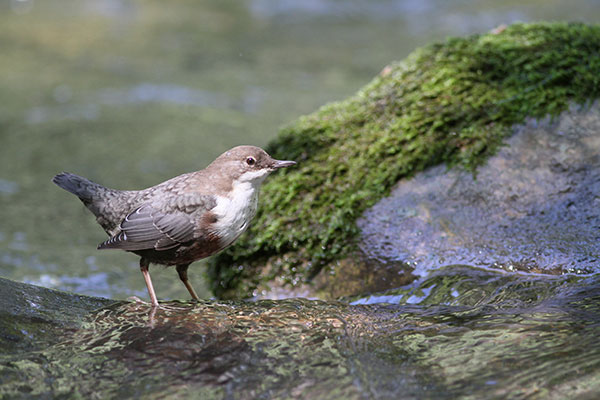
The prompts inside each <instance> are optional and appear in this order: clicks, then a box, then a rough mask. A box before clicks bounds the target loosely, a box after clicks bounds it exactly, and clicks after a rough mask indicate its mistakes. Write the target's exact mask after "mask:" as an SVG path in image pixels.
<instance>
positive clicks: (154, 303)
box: [140, 257, 158, 307]
mask: <svg viewBox="0 0 600 400" xmlns="http://www.w3.org/2000/svg"><path fill="white" fill-rule="evenodd" d="M149 266H150V263H149V262H148V260H146V259H145V258H143V257H142V259H141V260H140V270H142V274H143V275H144V280H145V281H146V287H147V288H148V294H149V295H150V301H151V302H152V307H158V300H157V299H156V293H154V287H153V286H152V279H150V272H148V267H149Z"/></svg>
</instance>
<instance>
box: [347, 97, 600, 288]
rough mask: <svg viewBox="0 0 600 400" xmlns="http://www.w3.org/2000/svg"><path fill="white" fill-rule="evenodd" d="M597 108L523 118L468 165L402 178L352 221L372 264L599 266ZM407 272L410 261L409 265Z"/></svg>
mask: <svg viewBox="0 0 600 400" xmlns="http://www.w3.org/2000/svg"><path fill="white" fill-rule="evenodd" d="M599 209H600V106H599V105H598V104H597V103H596V104H595V105H593V106H592V107H589V108H584V109H582V108H580V107H573V108H572V109H571V110H570V111H568V112H565V113H563V114H561V115H560V116H559V117H557V118H554V119H551V120H550V119H548V118H547V119H544V120H542V121H536V120H533V119H532V120H529V121H528V123H527V124H525V125H523V126H520V127H518V128H516V129H515V134H514V135H513V136H512V137H510V138H509V139H508V140H507V141H506V142H505V145H504V146H503V147H502V148H501V150H500V151H499V152H498V154H496V155H495V156H493V157H491V158H490V159H489V160H488V162H487V163H486V164H485V165H483V166H482V167H480V168H479V169H478V170H477V174H476V176H473V174H472V173H470V172H468V171H465V170H463V169H458V168H453V169H448V168H446V167H445V166H443V165H442V166H437V167H434V168H431V169H428V170H427V171H424V172H422V173H419V174H417V175H416V176H415V177H414V178H412V179H402V180H401V181H400V182H399V183H398V184H397V185H396V186H395V187H394V189H393V190H392V193H391V194H390V196H389V197H386V198H384V199H382V200H381V201H379V203H377V204H376V205H375V206H373V207H372V208H370V209H369V210H367V211H366V212H365V213H364V215H363V216H362V217H361V218H360V219H359V220H358V222H357V224H358V226H359V227H360V229H361V239H360V248H361V249H362V251H363V252H364V253H365V254H366V255H367V258H368V259H371V260H372V261H376V260H379V261H383V262H384V263H388V264H389V263H390V262H391V263H396V265H401V264H398V262H400V263H405V264H408V265H409V266H410V267H412V268H414V271H412V272H413V273H414V274H415V275H421V276H423V275H425V274H426V273H427V272H428V271H430V270H433V269H436V268H439V267H442V266H445V265H451V264H466V265H471V266H480V267H494V268H503V269H506V270H509V271H514V270H519V271H525V272H536V273H550V274H561V273H593V272H596V273H597V272H600V240H599V239H600V213H599V212H598V210H599ZM409 270H410V268H409Z"/></svg>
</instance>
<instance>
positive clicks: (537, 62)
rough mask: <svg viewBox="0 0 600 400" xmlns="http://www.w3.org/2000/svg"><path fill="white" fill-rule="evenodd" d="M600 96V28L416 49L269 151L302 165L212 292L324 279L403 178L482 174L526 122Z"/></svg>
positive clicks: (276, 187) (264, 208)
mask: <svg viewBox="0 0 600 400" xmlns="http://www.w3.org/2000/svg"><path fill="white" fill-rule="evenodd" d="M599 95H600V26H597V25H594V26H589V25H584V24H567V23H538V24H518V25H513V26H510V27H508V28H507V29H505V30H504V31H501V32H499V33H489V34H485V35H475V36H470V37H467V38H452V39H449V40H447V41H446V42H445V43H440V44H434V45H430V46H427V47H425V48H421V49H419V50H417V51H415V52H414V53H413V54H411V55H410V56H409V57H408V58H407V59H406V60H404V61H402V62H399V63H395V64H392V65H391V66H390V67H388V68H386V69H385V70H384V71H383V72H382V73H381V74H380V76H378V77H376V78H375V79H374V80H373V81H372V82H371V83H369V84H368V85H367V86H366V87H364V88H363V89H362V90H360V91H359V92H358V93H357V94H356V95H355V96H353V97H352V98H350V99H348V100H346V101H343V102H339V103H335V104H330V105H327V106H325V107H323V108H321V109H320V110H318V111H317V112H315V113H314V114H312V115H309V116H306V117H302V118H300V119H299V120H298V121H296V122H294V123H293V124H291V125H290V126H288V127H286V128H284V129H283V131H282V132H281V134H280V136H279V138H278V139H276V140H275V141H274V142H272V143H271V144H270V146H269V148H268V151H270V152H271V153H272V154H273V155H274V156H275V157H278V158H284V159H294V160H297V161H298V162H299V164H298V166H297V167H296V168H292V169H289V170H288V171H285V172H283V173H281V172H280V173H277V174H275V175H274V176H273V177H272V178H270V180H269V181H268V183H267V184H266V185H265V187H264V190H263V193H262V198H261V207H260V211H259V214H258V215H257V218H256V219H255V221H254V223H253V226H252V228H251V229H250V232H249V234H246V235H245V236H244V237H243V238H242V239H241V240H239V241H238V242H237V244H236V245H235V246H233V247H231V248H230V249H228V250H227V251H225V252H223V253H221V254H220V255H218V256H217V257H215V258H213V259H212V260H211V262H210V267H209V276H210V279H211V281H212V285H213V290H214V291H215V293H216V294H217V295H219V296H232V295H233V294H235V295H237V296H247V295H249V294H250V293H251V291H252V290H253V289H254V288H255V287H256V285H257V283H258V282H259V281H260V280H264V279H267V280H268V279H272V278H273V277H275V276H284V277H285V278H286V279H287V280H288V281H289V282H291V283H294V282H297V281H298V280H304V279H307V278H310V277H312V276H314V275H315V274H316V273H318V272H319V271H320V270H321V269H322V268H323V267H324V266H325V265H327V264H328V263H331V262H333V261H335V260H338V259H340V258H342V257H345V256H348V255H349V254H351V251H352V250H353V248H354V243H355V241H354V239H355V238H356V236H357V234H358V229H357V227H356V224H355V221H356V219H357V218H358V217H359V216H360V215H361V213H362V212H363V211H364V210H365V209H366V208H368V207H370V206H372V205H373V204H375V203H376V202H377V201H378V200H379V199H381V198H382V197H383V196H385V195H386V194H388V193H389V191H390V188H391V187H392V185H394V184H395V183H396V182H397V181H398V180H399V179H401V178H403V177H407V176H410V175H412V174H414V173H415V172H418V171H421V170H423V169H424V168H426V167H429V166H432V165H436V164H440V163H447V164H448V165H449V166H456V165H461V166H464V167H465V168H467V169H469V170H472V171H475V169H476V167H477V166H478V165H481V164H482V163H483V162H484V161H485V160H486V159H487V158H488V157H489V156H490V155H491V154H493V153H494V152H495V151H496V150H497V149H498V147H499V146H500V145H501V143H502V139H503V138H505V137H506V136H507V135H509V134H510V133H511V127H512V126H514V125H515V124H519V123H522V122H523V121H524V120H525V118H526V117H537V118H540V117H544V116H546V115H557V114H558V113H560V112H561V111H563V110H565V109H566V108H567V107H568V106H569V104H570V103H573V102H575V103H578V104H585V103H586V102H589V101H591V100H593V99H595V98H597V97H598V96H599ZM267 265H268V268H265V266H267ZM234 291H236V292H234Z"/></svg>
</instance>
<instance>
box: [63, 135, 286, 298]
mask: <svg viewBox="0 0 600 400" xmlns="http://www.w3.org/2000/svg"><path fill="white" fill-rule="evenodd" d="M294 164H296V162H295V161H280V160H275V159H273V158H272V157H271V156H269V155H268V154H267V152H266V151H264V150H263V149H261V148H259V147H255V146H238V147H234V148H233V149H231V150H228V151H226V152H225V153H223V154H221V155H220V156H219V157H217V159H216V160H214V161H213V162H212V163H211V164H210V165H209V166H208V167H206V168H205V169H203V170H200V171H196V172H190V173H187V174H183V175H179V176H177V177H175V178H173V179H169V180H168V181H165V182H163V183H161V184H158V185H156V186H152V187H150V188H148V189H144V190H115V189H109V188H106V187H104V186H102V185H99V184H97V183H94V182H92V181H90V180H88V179H86V178H83V177H81V176H77V175H74V174H70V173H66V172H63V173H61V174H58V175H56V176H55V177H54V178H53V179H52V182H54V183H56V184H57V185H58V186H60V187H61V188H63V189H65V190H67V191H69V192H71V193H73V194H74V195H76V196H77V197H79V199H80V200H81V201H82V202H83V204H85V206H86V207H87V208H88V209H89V210H90V211H91V212H92V213H93V214H94V215H95V216H96V220H97V221H98V223H99V224H100V225H101V226H102V228H104V230H105V231H106V233H108V234H109V235H110V238H109V239H108V240H106V241H105V242H102V243H100V244H99V245H98V249H121V250H126V251H130V252H133V253H135V254H137V255H139V256H141V259H140V269H141V270H142V274H143V275H144V280H145V281H146V286H147V287H148V294H149V295H150V300H151V301H152V306H153V307H156V306H158V300H157V298H156V294H155V293H154V288H153V286H152V280H151V279H150V273H149V272H148V267H149V266H150V263H155V264H163V265H175V266H176V268H177V273H178V274H179V278H180V279H181V281H182V282H183V284H184V285H185V287H186V288H187V290H188V291H189V292H190V295H191V296H192V298H193V299H196V300H199V298H198V295H197V294H196V292H195V291H194V288H193V287H192V285H191V284H190V282H189V280H188V277H187V270H188V267H189V265H190V264H191V263H192V262H194V261H197V260H200V259H202V258H205V257H208V256H210V255H212V254H215V253H217V252H219V251H221V250H223V249H224V248H226V247H227V246H229V245H230V244H232V243H233V242H234V241H235V240H236V239H237V238H238V237H239V236H240V235H241V234H242V233H243V232H244V231H245V230H246V228H247V227H248V225H249V223H250V220H251V219H252V218H253V217H254V214H256V208H257V205H258V192H259V188H260V185H261V184H262V182H263V181H264V179H265V178H266V177H267V176H268V175H269V174H270V173H271V172H273V171H275V170H276V169H278V168H283V167H289V166H290V165H294Z"/></svg>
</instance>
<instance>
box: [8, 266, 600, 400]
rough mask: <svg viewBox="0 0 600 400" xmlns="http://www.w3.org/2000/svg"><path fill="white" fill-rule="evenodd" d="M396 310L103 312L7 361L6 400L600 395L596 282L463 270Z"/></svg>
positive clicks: (439, 276) (246, 306)
mask: <svg viewBox="0 0 600 400" xmlns="http://www.w3.org/2000/svg"><path fill="white" fill-rule="evenodd" d="M402 295H403V296H402ZM387 301H388V303H378V302H377V301H376V300H375V299H374V297H373V296H371V297H369V298H366V299H364V300H363V301H360V300H359V301H354V305H351V304H348V303H346V302H323V301H316V300H313V301H311V300H304V299H292V300H278V301H267V300H263V301H258V302H254V303H252V302H201V303H196V304H194V303H182V302H168V303H163V304H162V307H161V308H160V309H158V310H157V311H156V312H151V311H150V308H149V307H148V306H147V305H142V304H135V303H123V302H119V303H115V304H114V305H112V306H109V307H106V308H103V309H100V310H98V311H96V312H94V313H92V314H91V315H90V316H89V317H88V319H87V321H86V322H85V323H84V324H83V325H82V326H81V327H80V328H79V329H73V328H71V329H68V330H64V331H63V333H62V334H61V336H60V339H58V340H57V342H56V341H55V342H54V344H51V345H49V346H47V347H45V348H40V349H38V350H33V351H32V350H29V351H24V350H22V349H21V350H13V351H12V354H6V353H5V354H4V355H3V356H2V357H0V371H1V374H0V377H1V378H0V383H1V386H0V393H2V394H3V395H7V396H10V395H15V394H19V397H23V398H37V397H39V396H42V397H58V396H61V395H66V396H69V397H77V396H81V397H85V398H125V397H132V396H135V397H140V396H141V397H143V398H203V399H205V398H206V399H210V398H215V399H217V398H218V399H251V398H252V399H254V398H319V399H340V398H347V399H362V398H369V399H391V398H398V399H413V398H436V399H454V398H467V399H468V398H473V399H480V398H487V399H495V398H497V399H503V398H528V399H547V398H583V399H586V398H589V399H592V398H596V397H597V395H598V393H600V346H598V345H599V344H600V342H599V339H598V337H599V334H600V280H599V278H598V276H595V277H575V276H560V277H549V276H525V275H518V274H507V273H498V272H491V271H483V270H477V269H473V268H469V267H463V266H453V267H449V268H445V269H442V270H441V271H439V272H438V273H436V274H435V275H434V276H432V277H430V278H428V279H427V280H425V281H423V282H421V283H420V284H418V285H415V286H414V287H413V288H412V289H405V292H404V293H402V294H401V293H396V298H395V299H392V298H391V297H389V298H388V299H387ZM390 301H391V303H390ZM361 302H362V303H368V304H357V303H361ZM9 353H10V352H9Z"/></svg>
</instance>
